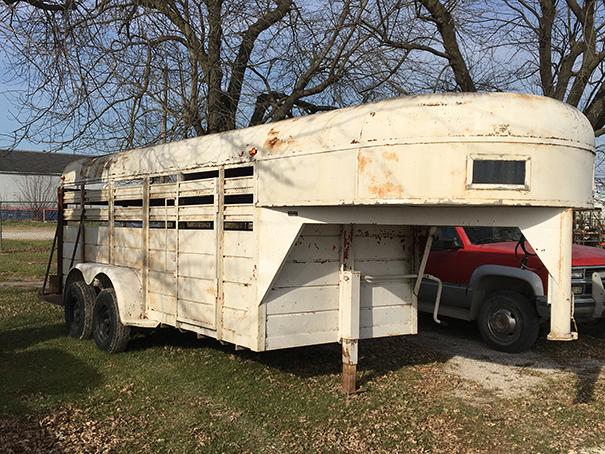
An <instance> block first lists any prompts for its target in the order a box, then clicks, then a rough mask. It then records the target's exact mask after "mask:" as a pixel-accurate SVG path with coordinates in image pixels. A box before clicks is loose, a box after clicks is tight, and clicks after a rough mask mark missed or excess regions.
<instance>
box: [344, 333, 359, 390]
mask: <svg viewBox="0 0 605 454" xmlns="http://www.w3.org/2000/svg"><path fill="white" fill-rule="evenodd" d="M342 390H343V392H344V393H345V394H355V393H356V392H357V340H356V339H355V340H353V339H343V340H342Z"/></svg>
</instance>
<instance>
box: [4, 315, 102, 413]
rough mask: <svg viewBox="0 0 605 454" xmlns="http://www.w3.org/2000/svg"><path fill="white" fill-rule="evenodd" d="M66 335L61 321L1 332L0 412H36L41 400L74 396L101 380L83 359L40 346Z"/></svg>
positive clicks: (46, 400)
mask: <svg viewBox="0 0 605 454" xmlns="http://www.w3.org/2000/svg"><path fill="white" fill-rule="evenodd" d="M64 336H65V328H64V326H63V325H62V324H53V325H44V326H38V327H30V328H20V329H16V330H10V331H3V332H1V333H0V413H12V414H24V413H29V412H31V411H36V410H37V409H38V408H39V407H40V402H42V403H44V402H51V403H52V402H59V401H62V400H64V399H68V398H75V397H77V396H80V395H82V394H83V393H85V392H87V391H88V390H89V389H91V388H93V387H95V386H97V385H98V384H99V383H100V375H99V374H98V372H97V371H96V370H95V369H94V368H92V367H90V366H89V365H88V364H86V363H85V362H83V361H82V360H80V359H78V358H76V357H75V356H74V355H72V354H71V353H68V352H66V351H65V350H64V349H62V348H60V347H59V348H57V347H46V346H44V345H41V344H43V343H44V342H46V341H49V340H52V339H56V338H59V337H64ZM30 402H31V404H30Z"/></svg>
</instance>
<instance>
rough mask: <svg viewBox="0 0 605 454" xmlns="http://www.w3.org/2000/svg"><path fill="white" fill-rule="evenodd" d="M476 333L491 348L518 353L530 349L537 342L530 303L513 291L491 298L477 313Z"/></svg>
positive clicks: (534, 313) (534, 320)
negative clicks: (478, 333) (479, 334)
mask: <svg viewBox="0 0 605 454" xmlns="http://www.w3.org/2000/svg"><path fill="white" fill-rule="evenodd" d="M478 324H479V331H480V332H481V336H482V337H483V340H485V342H486V343H487V344H489V345H490V346H491V347H492V348H494V349H496V350H500V351H503V352H509V353H519V352H522V351H525V350H528V349H529V348H531V347H532V346H533V345H534V344H535V343H536V340H537V339H538V334H539V332H540V323H539V320H538V314H537V313H536V311H535V309H534V308H533V307H532V305H531V303H530V302H529V300H528V299H527V298H526V297H525V296H523V295H521V294H520V293H516V292H508V291H501V292H497V293H493V294H492V295H490V296H489V297H488V298H487V299H486V300H485V302H484V303H483V305H482V306H481V311H480V312H479V319H478Z"/></svg>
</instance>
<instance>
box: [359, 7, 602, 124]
mask: <svg viewBox="0 0 605 454" xmlns="http://www.w3.org/2000/svg"><path fill="white" fill-rule="evenodd" d="M377 2H378V11H380V12H381V15H380V17H379V20H378V21H377V22H376V23H377V24H378V25H374V26H372V27H371V28H372V29H373V31H374V33H375V34H376V35H377V37H378V38H379V39H381V40H382V42H383V43H384V44H385V45H388V46H391V47H392V48H395V49H402V50H404V51H406V52H415V53H423V54H425V55H426V56H427V57H426V58H428V60H427V61H431V62H433V64H435V63H437V68H438V71H439V72H440V74H446V75H448V74H449V76H450V79H449V80H451V81H453V82H454V84H453V86H451V87H450V88H451V89H453V90H460V91H476V90H479V89H481V90H486V89H487V90H504V89H513V90H522V91H529V92H536V93H541V94H544V95H545V96H549V97H552V98H555V99H559V100H561V101H564V102H567V103H569V104H571V105H573V106H575V107H577V108H579V109H580V110H582V111H583V112H584V114H585V115H586V116H587V118H588V119H589V120H590V122H591V124H592V126H593V128H594V130H595V133H596V134H597V135H603V134H604V133H605V129H604V126H605V84H604V83H603V82H604V80H605V44H604V43H605V3H603V2H599V1H597V0H584V1H577V0H566V1H556V0H524V1H517V0H505V1H504V2H495V1H491V0H481V1H477V0H475V1H473V0H469V1H465V2H459V1H456V0H417V1H415V2H413V3H410V2H406V1H405V0H377ZM402 10H407V11H413V12H414V15H415V18H416V22H415V25H414V27H413V30H416V31H418V30H422V32H423V33H421V34H416V35H415V36H412V38H413V39H411V40H410V35H409V32H405V33H403V34H402V32H401V31H400V27H398V25H397V20H396V19H397V18H399V17H401V16H402V13H401V11H402ZM408 15H410V13H409V12H408ZM440 64H441V65H440ZM443 64H445V67H444V66H443ZM436 88H437V89H443V88H447V86H446V87H444V85H443V84H441V85H437V86H436Z"/></svg>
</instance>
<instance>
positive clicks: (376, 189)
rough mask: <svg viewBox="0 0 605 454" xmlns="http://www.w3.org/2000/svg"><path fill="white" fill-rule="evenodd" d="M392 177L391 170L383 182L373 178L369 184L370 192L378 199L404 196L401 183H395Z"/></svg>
mask: <svg viewBox="0 0 605 454" xmlns="http://www.w3.org/2000/svg"><path fill="white" fill-rule="evenodd" d="M390 177H391V175H390V172H389V174H387V180H386V181H385V182H383V183H377V182H376V179H375V178H372V183H371V184H370V185H369V186H368V191H369V192H370V194H372V195H373V196H374V197H376V198H378V199H385V198H391V197H395V198H397V197H403V187H402V186H401V185H400V184H399V183H393V182H392V181H391V180H390Z"/></svg>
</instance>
